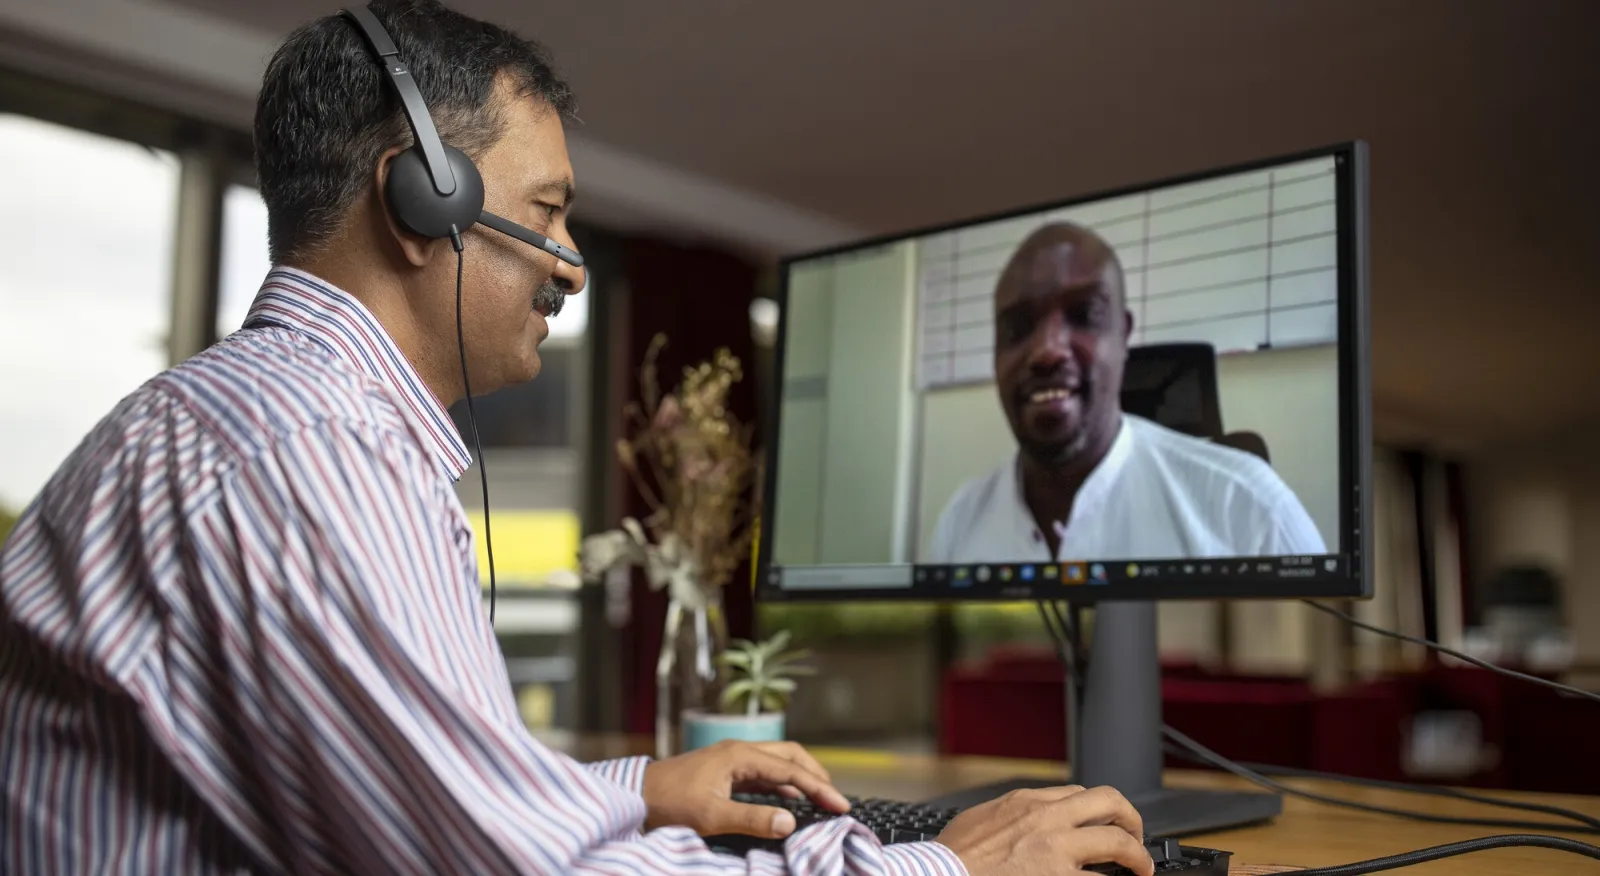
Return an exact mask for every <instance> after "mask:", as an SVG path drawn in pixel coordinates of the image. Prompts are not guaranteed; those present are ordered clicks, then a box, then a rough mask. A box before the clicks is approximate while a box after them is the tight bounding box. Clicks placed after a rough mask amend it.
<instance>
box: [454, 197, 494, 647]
mask: <svg viewBox="0 0 1600 876" xmlns="http://www.w3.org/2000/svg"><path fill="white" fill-rule="evenodd" d="M450 245H451V246H452V247H454V248H455V251H456V350H457V351H458V352H460V353H461V385H462V387H463V388H464V389H465V390H466V392H467V422H468V423H469V424H471V426H472V446H473V447H474V448H475V449H477V451H478V481H479V483H481V484H482V485H483V543H484V547H485V548H486V549H487V550H488V553H489V625H490V626H493V625H494V597H495V593H494V589H495V588H494V584H495V581H494V534H493V533H492V532H491V531H490V530H489V473H488V462H487V461H486V460H485V459H484V458H483V442H481V441H479V440H478V413H477V411H474V410H473V409H472V381H471V379H470V378H469V377H467V339H466V335H465V334H464V333H463V332H462V330H461V274H462V270H463V268H464V266H465V264H466V257H465V256H463V255H462V252H461V251H462V250H463V249H464V248H465V247H464V246H463V244H462V243H461V233H460V232H459V231H457V230H456V227H455V226H454V225H452V226H450Z"/></svg>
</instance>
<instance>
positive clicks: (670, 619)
mask: <svg viewBox="0 0 1600 876" xmlns="http://www.w3.org/2000/svg"><path fill="white" fill-rule="evenodd" d="M727 647H728V623H727V618H726V616H725V615H724V613H723V606H722V596H721V594H720V593H715V594H711V593H708V594H706V596H705V599H704V601H703V602H699V603H698V604H691V603H686V602H681V601H679V600H676V599H674V600H670V601H669V602H668V603H667V617H666V622H665V626H664V627H663V628H662V633H661V653H660V655H659V657H658V658H657V660H656V757H657V758H667V757H672V756H673V755H676V754H682V753H683V750H684V748H683V740H684V733H683V715H684V713H685V712H718V711H720V710H721V704H720V698H721V696H722V689H723V685H724V684H725V682H726V672H727V670H726V669H724V668H723V666H722V664H721V662H720V661H719V660H718V658H719V657H721V656H722V653H723V652H724V651H725V650H727Z"/></svg>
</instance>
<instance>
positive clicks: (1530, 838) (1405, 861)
mask: <svg viewBox="0 0 1600 876" xmlns="http://www.w3.org/2000/svg"><path fill="white" fill-rule="evenodd" d="M1516 846H1532V847H1534V848H1541V849H1555V850H1556V851H1558V852H1571V853H1572V854H1574V855H1583V856H1585V857H1589V858H1594V859H1596V860H1600V846H1592V845H1589V844H1588V843H1580V842H1578V841H1577V840H1570V839H1565V838H1562V837H1559V836H1537V835H1532V834H1506V835H1503V836H1485V837H1479V838H1477V839H1469V840H1462V841H1461V842H1456V843H1445V844H1444V845H1440V846H1429V847H1428V848H1425V849H1417V850H1416V851H1414V852H1404V853H1402V854H1398V855H1390V856H1389V857H1387V858H1373V859H1371V860H1368V861H1357V862H1356V863H1354V864H1339V865H1338V866H1334V867H1317V868H1315V869H1312V870H1295V871H1294V873H1293V876H1364V874H1367V873H1377V872H1379V871H1380V870H1393V869H1395V868H1397V867H1411V866H1414V865H1416V864H1425V863H1427V862H1429V861H1437V860H1439V859H1440V858H1453V857H1455V856H1457V855H1466V854H1470V853H1472V852H1482V851H1487V850H1489V849H1505V848H1512V847H1516Z"/></svg>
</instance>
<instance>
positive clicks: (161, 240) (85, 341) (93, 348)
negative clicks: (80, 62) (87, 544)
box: [0, 115, 179, 510]
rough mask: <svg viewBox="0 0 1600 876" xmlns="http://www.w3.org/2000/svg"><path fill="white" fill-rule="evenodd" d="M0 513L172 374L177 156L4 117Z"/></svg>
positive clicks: (0, 147) (0, 135)
mask: <svg viewBox="0 0 1600 876" xmlns="http://www.w3.org/2000/svg"><path fill="white" fill-rule="evenodd" d="M0 165H4V166H6V167H13V168H26V169H27V171H26V172H25V173H18V174H14V175H13V179H12V180H11V182H10V183H9V184H8V190H7V196H6V204H5V209H4V210H3V211H0V226H3V231H0V313H4V314H5V316H4V318H3V319H0V371H3V373H4V375H5V377H4V378H3V379H0V506H5V507H8V508H10V509H12V510H17V509H20V508H21V507H22V506H24V505H26V504H27V503H28V502H29V501H31V500H32V498H33V496H34V495H35V494H36V493H37V492H38V491H39V489H40V488H42V487H43V486H44V484H45V481H46V480H48V479H49V478H50V476H51V474H52V473H53V472H54V471H55V469H56V468H57V466H59V465H60V464H61V462H62V460H64V459H65V458H66V456H67V454H68V453H70V452H71V451H72V449H73V448H74V447H76V446H77V444H78V442H79V441H81V440H82V439H83V436H84V435H85V434H86V433H87V432H88V431H89V430H90V429H91V428H93V426H94V424H95V423H97V422H99V420H100V419H101V418H102V417H104V416H105V415H106V413H107V412H109V411H110V410H111V408H112V407H113V406H114V405H115V404H116V403H117V402H118V401H119V400H121V399H122V398H123V397H124V396H126V395H127V394H128V393H130V392H132V391H133V390H134V389H136V388H138V386H139V385H140V384H141V383H143V382H144V381H145V380H147V379H148V378H150V377H152V376H154V375H155V374H156V373H158V372H159V371H161V370H162V369H163V368H164V367H166V364H167V337H166V334H167V326H168V324H169V320H170V312H169V311H170V308H171V290H172V259H173V240H174V235H175V233H176V227H177V224H176V219H177V192H178V176H179V162H178V158H177V156H176V155H174V154H172V153H170V152H166V151H162V150H158V149H151V148H146V147H143V146H139V145H136V144H134V143H131V142H127V141H122V140H115V139H111V138H109V137H102V136H98V135H95V134H89V133H86V132H83V131H79V130H76V129H73V128H68V127H63V126H60V125H55V124H51V123H48V122H43V121H39V120H36V119H33V118H29V117H27V116H19V115H0Z"/></svg>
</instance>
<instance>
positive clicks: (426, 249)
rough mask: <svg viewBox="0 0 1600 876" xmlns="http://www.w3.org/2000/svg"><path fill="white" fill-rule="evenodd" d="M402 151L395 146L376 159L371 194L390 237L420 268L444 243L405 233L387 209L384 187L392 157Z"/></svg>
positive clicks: (387, 199) (407, 259) (385, 189)
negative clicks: (376, 164)
mask: <svg viewBox="0 0 1600 876" xmlns="http://www.w3.org/2000/svg"><path fill="white" fill-rule="evenodd" d="M404 151H405V147H402V146H397V147H394V148H392V149H390V150H388V151H387V152H385V153H383V155H382V156H380V157H379V158H378V166H377V168H376V169H375V170H374V171H373V173H372V194H373V197H374V198H375V199H376V200H377V202H378V212H379V213H380V214H382V218H383V222H384V226H385V227H386V228H388V229H389V234H390V236H391V237H393V238H394V241H395V243H396V244H397V245H398V246H399V247H400V251H401V252H402V253H404V254H405V258H406V261H408V262H410V263H411V264H412V265H414V266H416V267H419V268H420V267H424V266H426V265H427V264H428V262H430V261H432V260H433V257H434V253H435V252H437V251H438V249H439V245H440V244H441V243H444V241H439V240H430V239H428V238H426V237H423V236H421V235H419V234H413V233H412V232H410V231H407V230H406V229H405V228H404V227H402V226H401V225H400V223H399V222H397V221H396V220H395V218H394V213H393V212H392V211H390V209H389V190H388V188H387V187H386V184H387V183H388V181H389V169H390V168H391V167H393V166H394V157H395V156H396V155H399V154H400V153H401V152H404Z"/></svg>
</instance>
